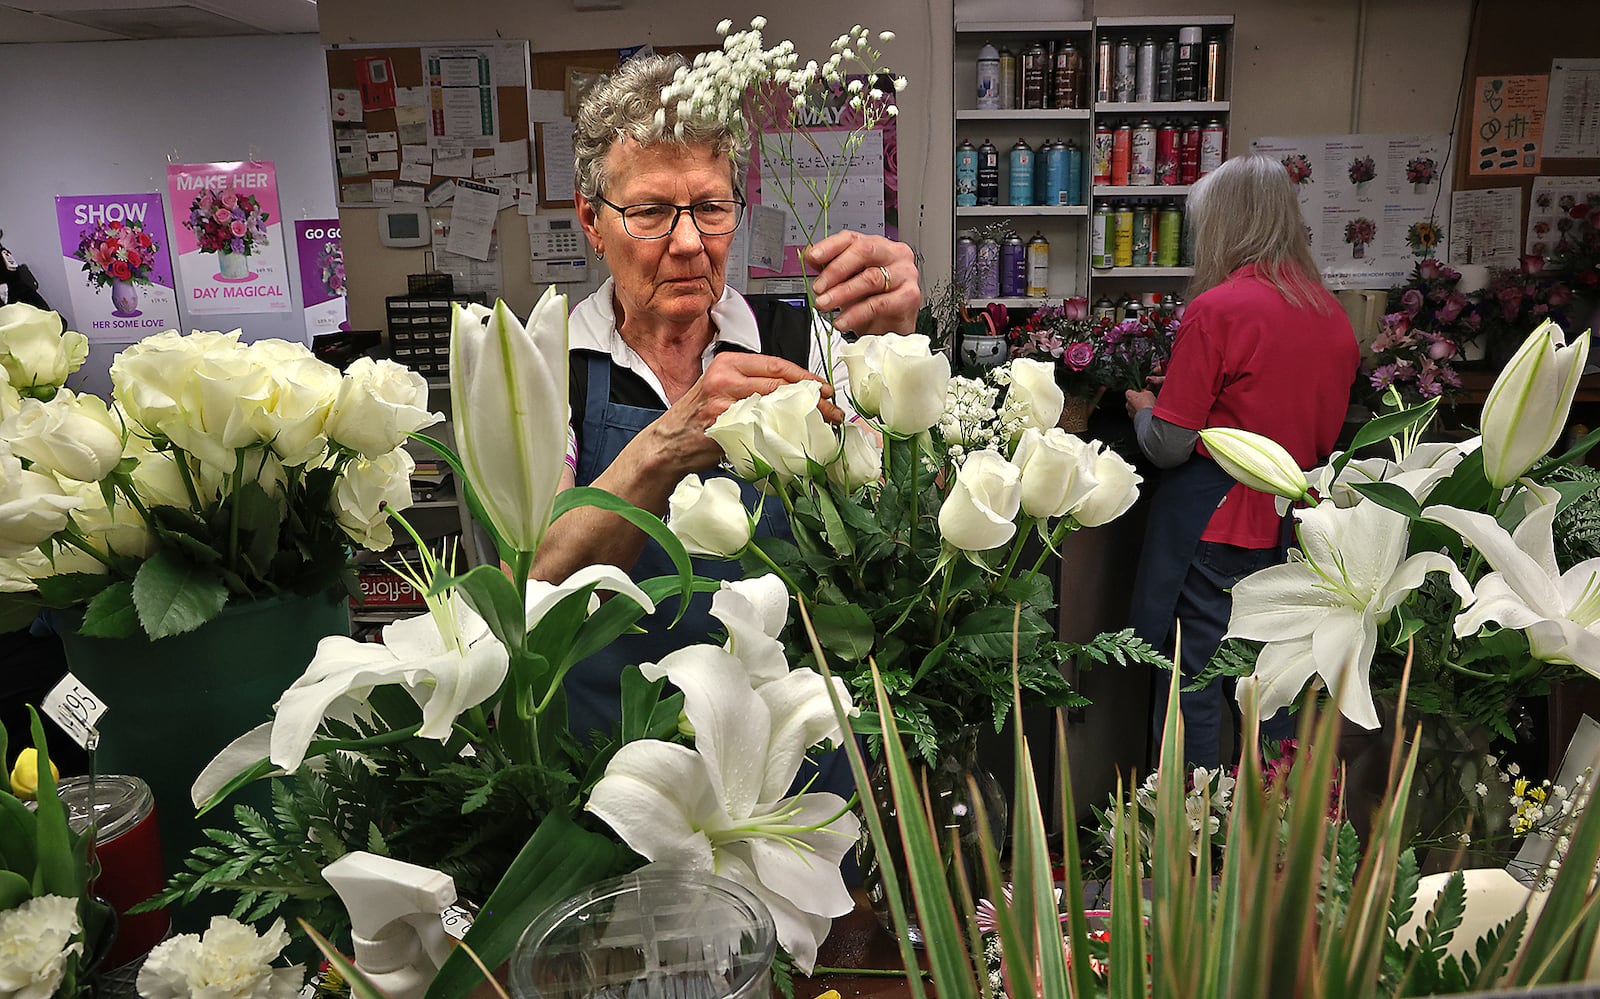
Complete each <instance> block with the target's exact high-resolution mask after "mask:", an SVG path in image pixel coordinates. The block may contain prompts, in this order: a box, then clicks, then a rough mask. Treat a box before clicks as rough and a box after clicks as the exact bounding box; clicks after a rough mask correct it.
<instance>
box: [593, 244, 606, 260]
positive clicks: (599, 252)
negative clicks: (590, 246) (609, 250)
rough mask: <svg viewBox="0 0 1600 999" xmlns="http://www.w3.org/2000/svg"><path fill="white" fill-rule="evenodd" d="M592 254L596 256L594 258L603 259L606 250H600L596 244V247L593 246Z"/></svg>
mask: <svg viewBox="0 0 1600 999" xmlns="http://www.w3.org/2000/svg"><path fill="white" fill-rule="evenodd" d="M594 255H595V257H596V258H597V259H599V260H604V259H605V258H606V251H604V250H602V249H600V248H599V247H598V246H597V247H595V248H594Z"/></svg>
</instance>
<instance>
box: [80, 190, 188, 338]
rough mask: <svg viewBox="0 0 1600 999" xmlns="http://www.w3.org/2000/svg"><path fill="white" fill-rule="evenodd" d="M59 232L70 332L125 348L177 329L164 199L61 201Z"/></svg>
mask: <svg viewBox="0 0 1600 999" xmlns="http://www.w3.org/2000/svg"><path fill="white" fill-rule="evenodd" d="M56 227H57V229H58V230H59V231H60V233H61V258H62V262H63V264H64V265H65V266H66V269H67V287H68V288H70V289H71V292H72V324H71V325H72V328H73V329H75V330H77V331H78V332H81V333H82V334H83V335H84V336H87V337H90V338H91V339H103V340H112V341H117V342H123V343H127V342H131V341H134V340H138V339H141V338H143V337H145V336H148V335H149V334H151V333H159V332H160V331H162V330H166V329H178V328H179V327H178V296H177V292H176V291H175V290H174V289H175V288H176V285H174V284H173V281H172V260H171V258H170V257H169V256H168V255H167V227H166V221H165V219H164V218H163V217H162V214H161V195H159V194H74V195H62V196H60V197H57V198H56Z"/></svg>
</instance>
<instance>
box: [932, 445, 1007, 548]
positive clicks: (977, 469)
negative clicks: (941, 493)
mask: <svg viewBox="0 0 1600 999" xmlns="http://www.w3.org/2000/svg"><path fill="white" fill-rule="evenodd" d="M1021 506H1022V473H1021V471H1020V470H1019V469H1018V468H1017V466H1015V465H1013V464H1011V462H1009V461H1007V460H1006V459H1005V458H1004V457H1002V456H1001V455H1000V453H999V452H998V451H993V450H989V449H987V448H985V449H984V450H982V451H974V452H972V453H971V454H970V455H968V456H967V460H966V462H965V463H964V464H963V465H962V466H961V469H960V471H958V472H956V481H955V485H954V486H952V487H951V489H950V495H949V496H947V497H945V501H944V504H943V505H942V506H940V507H939V533H940V535H942V536H943V537H944V540H945V542H946V543H947V544H949V545H950V546H952V547H954V548H959V549H961V550H962V551H968V552H982V551H988V550H989V549H991V548H998V547H1000V546H1001V545H1003V544H1005V543H1006V542H1008V541H1010V540H1011V538H1012V536H1013V535H1015V534H1016V533H1017V525H1016V517H1017V511H1018V509H1020V508H1021Z"/></svg>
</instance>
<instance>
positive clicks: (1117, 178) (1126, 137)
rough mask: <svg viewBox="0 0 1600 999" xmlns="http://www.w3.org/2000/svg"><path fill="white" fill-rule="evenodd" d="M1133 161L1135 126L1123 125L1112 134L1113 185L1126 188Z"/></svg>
mask: <svg viewBox="0 0 1600 999" xmlns="http://www.w3.org/2000/svg"><path fill="white" fill-rule="evenodd" d="M1132 159H1133V126H1132V125H1129V124H1127V123H1123V124H1121V125H1118V126H1117V130H1116V131H1115V132H1113V133H1112V134H1111V184H1112V186H1113V187H1125V186H1127V183H1128V167H1129V166H1130V164H1131V162H1132Z"/></svg>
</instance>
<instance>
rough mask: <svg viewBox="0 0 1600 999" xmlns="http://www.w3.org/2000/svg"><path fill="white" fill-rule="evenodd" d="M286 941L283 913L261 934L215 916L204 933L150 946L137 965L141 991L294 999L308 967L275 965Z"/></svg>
mask: <svg viewBox="0 0 1600 999" xmlns="http://www.w3.org/2000/svg"><path fill="white" fill-rule="evenodd" d="M288 942H289V934H288V933H286V932H285V931H284V928H283V920H281V919H278V920H275V921H274V922H273V924H272V925H271V926H270V927H268V928H267V931H266V933H264V934H262V935H260V936H257V935H256V932H255V930H252V929H251V928H250V927H248V926H246V925H245V924H243V923H241V922H239V921H238V920H235V919H229V918H228V917H226V916H213V917H212V919H211V926H210V928H209V929H207V930H206V933H205V936H204V937H201V936H200V935H199V934H196V933H184V934H181V935H179V936H175V937H173V938H171V939H170V940H166V941H163V942H162V943H160V944H158V945H157V946H156V948H155V949H154V950H152V951H151V952H150V956H149V957H148V958H146V959H145V962H144V967H143V968H141V969H139V982H138V986H139V994H140V995H141V996H144V997H145V999H190V997H193V996H205V997H206V999H293V997H294V996H296V995H297V994H298V993H299V992H300V988H301V986H302V984H304V981H305V967H304V966H303V965H298V964H297V965H294V966H292V967H288V968H274V967H272V961H273V960H274V959H275V958H276V957H277V956H278V952H279V951H281V950H283V948H284V945H286V944H287V943H288Z"/></svg>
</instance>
